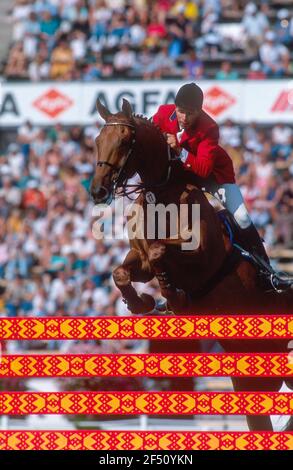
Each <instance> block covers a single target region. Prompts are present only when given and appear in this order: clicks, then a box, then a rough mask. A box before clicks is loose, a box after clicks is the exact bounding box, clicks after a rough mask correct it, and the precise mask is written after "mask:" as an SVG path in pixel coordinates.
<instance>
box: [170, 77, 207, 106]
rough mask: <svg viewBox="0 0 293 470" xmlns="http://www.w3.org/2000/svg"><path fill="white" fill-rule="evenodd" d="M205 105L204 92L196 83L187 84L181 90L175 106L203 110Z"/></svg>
mask: <svg viewBox="0 0 293 470" xmlns="http://www.w3.org/2000/svg"><path fill="white" fill-rule="evenodd" d="M202 103H203V92H202V89H201V88H199V86H198V85H196V84H195V83H186V85H183V86H182V87H181V88H179V90H178V92H177V95H176V98H175V104H176V106H181V107H182V108H190V109H201V108H202Z"/></svg>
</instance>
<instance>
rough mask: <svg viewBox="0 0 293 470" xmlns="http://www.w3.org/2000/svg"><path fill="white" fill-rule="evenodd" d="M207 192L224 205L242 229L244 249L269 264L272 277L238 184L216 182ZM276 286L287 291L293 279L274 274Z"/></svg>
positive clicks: (264, 251) (208, 186) (267, 260)
mask: <svg viewBox="0 0 293 470" xmlns="http://www.w3.org/2000/svg"><path fill="white" fill-rule="evenodd" d="M205 189H206V191H208V192H210V193H211V194H212V195H213V196H214V197H216V198H217V199H218V200H219V201H220V202H221V203H222V205H223V206H224V207H225V208H226V209H227V210H228V212H230V213H231V214H232V215H233V216H234V219H235V220H236V222H237V224H238V225H239V226H240V228H241V235H242V238H243V242H244V245H246V246H244V248H245V249H247V250H248V251H251V250H252V254H255V255H258V256H259V257H260V258H261V259H262V260H263V261H265V263H266V264H268V267H267V268H268V275H271V274H272V272H273V270H272V268H271V267H270V260H269V258H268V255H267V253H266V250H265V248H264V245H263V242H262V240H261V238H260V236H259V233H258V231H257V230H256V228H255V226H254V224H253V222H252V220H251V219H250V216H249V214H248V211H247V209H246V207H245V203H244V200H243V197H242V194H241V191H240V189H239V187H238V186H237V184H222V185H220V184H217V183H215V182H213V181H212V182H208V183H207V185H206V188H205ZM274 286H275V287H276V288H278V289H287V288H289V287H291V286H292V279H282V278H280V277H279V276H278V274H276V273H275V274H274Z"/></svg>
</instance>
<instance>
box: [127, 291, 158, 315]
mask: <svg viewBox="0 0 293 470" xmlns="http://www.w3.org/2000/svg"><path fill="white" fill-rule="evenodd" d="M127 306H128V308H129V310H130V311H131V313H133V314H135V315H138V314H145V313H148V312H151V311H152V310H154V308H155V306H156V302H155V300H154V299H153V297H152V296H151V295H149V294H141V295H140V296H139V297H138V299H136V300H135V301H132V302H129V303H128V305H127Z"/></svg>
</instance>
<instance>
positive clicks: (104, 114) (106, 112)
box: [96, 98, 111, 121]
mask: <svg viewBox="0 0 293 470" xmlns="http://www.w3.org/2000/svg"><path fill="white" fill-rule="evenodd" d="M96 107H97V110H98V112H99V114H100V116H101V117H102V118H103V119H104V120H105V121H107V119H108V118H109V117H110V116H111V113H110V111H109V110H108V109H107V108H106V106H104V105H103V104H102V102H101V101H100V100H99V98H98V99H97V103H96Z"/></svg>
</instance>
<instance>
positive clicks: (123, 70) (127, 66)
mask: <svg viewBox="0 0 293 470" xmlns="http://www.w3.org/2000/svg"><path fill="white" fill-rule="evenodd" d="M113 65H114V70H115V72H116V75H119V76H122V77H123V76H125V75H127V74H128V72H130V71H131V70H133V68H134V66H135V53H134V52H133V51H130V50H129V47H128V46H127V45H124V46H122V47H121V49H120V50H119V51H118V52H116V54H115V56H114V60H113Z"/></svg>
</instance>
